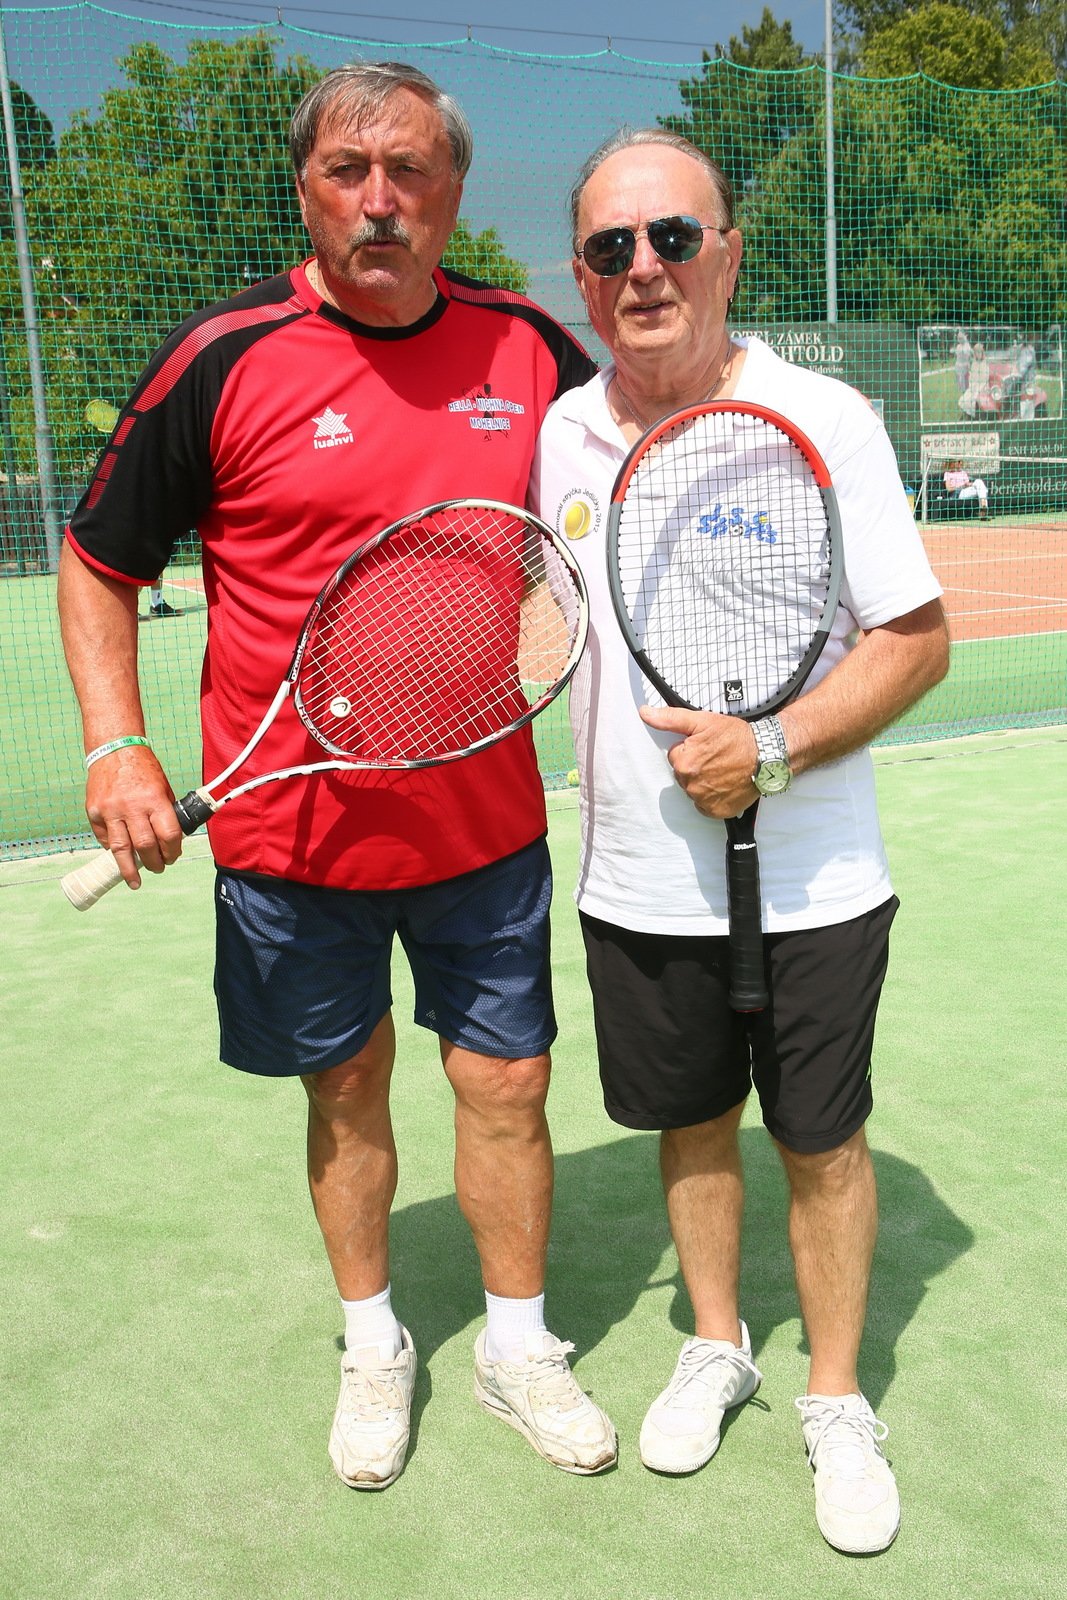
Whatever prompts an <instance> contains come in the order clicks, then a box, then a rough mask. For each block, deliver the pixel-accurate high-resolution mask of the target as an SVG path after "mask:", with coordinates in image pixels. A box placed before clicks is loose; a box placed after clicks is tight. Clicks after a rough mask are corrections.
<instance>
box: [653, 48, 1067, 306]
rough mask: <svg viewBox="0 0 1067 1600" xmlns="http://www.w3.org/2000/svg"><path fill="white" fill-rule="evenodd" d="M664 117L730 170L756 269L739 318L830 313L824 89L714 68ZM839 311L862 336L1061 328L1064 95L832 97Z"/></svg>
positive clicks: (921, 88) (810, 82) (849, 88)
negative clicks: (862, 324)
mask: <svg viewBox="0 0 1067 1600" xmlns="http://www.w3.org/2000/svg"><path fill="white" fill-rule="evenodd" d="M679 93H680V95H681V99H682V103H683V105H684V107H685V113H684V115H681V116H678V115H673V116H664V117H661V118H660V122H661V124H662V125H663V126H665V127H667V128H670V129H671V130H672V131H674V132H677V133H681V134H683V135H684V136H685V137H687V138H689V139H691V140H692V141H693V142H694V143H695V144H697V145H699V146H700V148H701V149H703V150H705V151H707V153H708V154H709V155H710V156H712V157H713V158H715V159H716V160H718V161H720V162H721V163H722V164H723V166H724V167H725V168H726V170H727V172H728V174H729V176H730V178H731V180H732V182H733V184H734V187H735V190H736V192H737V196H738V218H739V224H740V226H741V228H742V229H743V231H744V236H745V255H744V260H743V263H742V272H741V282H740V290H739V297H738V301H737V304H736V306H735V308H734V316H735V318H736V320H737V322H738V324H739V325H743V324H744V323H746V322H756V321H811V320H818V319H819V318H820V317H821V316H822V315H823V314H824V312H825V304H826V301H825V212H826V188H825V172H826V162H825V112H824V78H823V75H822V73H821V72H818V71H816V72H812V71H810V70H803V69H802V70H800V71H796V72H793V73H783V74H780V75H775V76H771V75H768V76H767V77H759V78H754V77H753V75H752V74H750V73H748V72H745V71H744V70H743V69H741V68H739V67H736V66H734V65H733V64H732V63H731V62H729V61H725V60H718V61H710V60H705V62H704V63H703V66H702V69H701V72H700V74H699V76H697V77H693V78H687V79H683V80H682V81H681V83H680V84H679ZM834 132H835V168H836V182H835V207H836V221H837V246H838V258H837V273H838V312H839V315H840V316H841V317H842V318H853V319H857V320H861V321H872V322H877V321H895V320H904V321H914V322H926V321H932V322H960V323H968V322H983V321H1003V322H1010V323H1015V324H1019V325H1023V326H1028V327H1035V328H1036V327H1043V326H1047V325H1048V324H1049V323H1051V322H1055V321H1061V320H1063V318H1064V317H1065V316H1067V229H1065V217H1064V211H1063V200H1062V197H1063V194H1064V193H1065V190H1067V150H1065V148H1064V143H1063V138H1062V91H1061V90H1059V89H1056V88H1054V87H1052V88H1047V89H1037V90H1031V91H1028V92H1026V93H1022V94H1017V95H1013V94H1008V95H1002V96H997V97H995V99H993V100H992V101H991V100H990V97H989V96H988V95H987V94H983V93H979V94H968V93H965V92H962V91H959V90H951V89H946V88H941V87H939V86H938V85H937V84H934V83H929V82H927V81H926V80H924V79H921V78H919V79H916V78H909V79H907V80H906V81H904V82H901V83H896V84H893V83H887V84H876V83H872V82H870V81H866V80H862V79H851V78H843V79H838V80H837V86H836V95H835V115H834Z"/></svg>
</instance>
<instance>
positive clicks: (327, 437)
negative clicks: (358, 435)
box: [311, 406, 352, 450]
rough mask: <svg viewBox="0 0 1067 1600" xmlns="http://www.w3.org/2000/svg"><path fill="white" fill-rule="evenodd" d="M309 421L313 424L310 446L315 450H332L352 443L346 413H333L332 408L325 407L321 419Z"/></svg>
mask: <svg viewBox="0 0 1067 1600" xmlns="http://www.w3.org/2000/svg"><path fill="white" fill-rule="evenodd" d="M311 420H312V422H313V423H314V424H315V437H314V439H313V440H312V444H313V445H314V447H315V449H316V450H332V449H333V448H334V447H335V446H336V445H339V444H351V443H352V430H351V428H350V427H349V426H348V412H347V411H335V410H334V409H333V407H332V406H327V407H326V410H325V411H324V412H323V413H322V415H321V417H312V419H311Z"/></svg>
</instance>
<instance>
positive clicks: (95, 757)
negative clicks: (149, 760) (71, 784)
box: [85, 733, 148, 769]
mask: <svg viewBox="0 0 1067 1600" xmlns="http://www.w3.org/2000/svg"><path fill="white" fill-rule="evenodd" d="M128 744H143V745H145V746H147V744H148V740H147V739H146V738H145V737H144V735H143V734H140V733H128V734H127V735H126V736H125V738H123V739H111V740H109V741H108V743H107V744H99V745H97V747H96V749H95V750H90V751H89V754H88V755H87V756H86V758H85V765H86V768H87V769H88V768H89V767H91V766H92V764H93V762H94V761H101V760H102V759H103V757H104V756H109V755H111V753H112V751H114V750H124V749H125V748H126V746H127V745H128Z"/></svg>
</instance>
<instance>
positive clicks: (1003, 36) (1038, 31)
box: [835, 0, 1067, 89]
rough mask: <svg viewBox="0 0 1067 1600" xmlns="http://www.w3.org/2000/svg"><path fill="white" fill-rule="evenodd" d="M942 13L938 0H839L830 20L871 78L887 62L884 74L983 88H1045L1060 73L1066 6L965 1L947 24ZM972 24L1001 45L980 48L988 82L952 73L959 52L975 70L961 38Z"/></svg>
mask: <svg viewBox="0 0 1067 1600" xmlns="http://www.w3.org/2000/svg"><path fill="white" fill-rule="evenodd" d="M944 9H945V6H944V5H943V3H942V0H918V3H917V0H839V3H838V4H837V5H836V6H835V17H836V20H837V23H838V25H839V27H840V28H841V30H842V33H843V35H844V36H845V37H846V39H847V40H848V43H849V48H850V50H851V53H852V56H853V57H854V58H856V59H858V61H859V63H860V70H861V71H863V72H869V73H871V74H872V76H880V75H881V73H880V71H876V64H880V63H881V62H882V61H883V60H886V59H888V60H889V61H891V62H892V71H891V72H889V73H887V74H885V75H886V76H901V75H903V74H904V73H907V72H917V71H922V72H925V73H927V75H928V76H929V77H932V78H939V79H940V80H941V81H942V82H945V83H961V84H964V83H965V84H968V85H969V86H971V87H976V88H984V89H1001V88H1014V87H1019V86H1022V85H1025V84H1029V83H1047V82H1049V81H1050V80H1051V79H1052V78H1054V77H1056V76H1057V75H1059V76H1061V77H1062V76H1063V75H1064V74H1065V73H1067V0H967V4H966V5H965V6H964V5H959V4H957V5H956V6H955V7H954V9H956V10H959V11H962V12H963V16H962V17H961V18H956V19H951V20H949V21H948V22H946V21H945V19H941V18H939V17H938V16H937V15H936V13H938V12H940V11H943V10H944ZM972 22H978V23H979V24H988V25H990V26H992V27H993V28H994V30H995V31H996V34H997V35H998V37H999V39H1000V41H1001V48H1000V50H996V49H995V48H994V49H993V50H992V51H991V50H990V49H989V47H988V45H987V46H986V47H984V50H983V52H982V54H983V55H984V59H985V62H986V65H987V67H988V69H989V76H988V78H986V79H983V80H981V81H977V80H976V81H972V80H971V79H970V78H963V77H960V76H952V75H951V73H952V72H953V71H954V70H955V71H958V70H960V69H959V68H958V66H957V67H954V64H953V57H954V56H956V58H957V60H958V58H959V54H960V52H962V56H963V59H964V61H965V62H967V63H968V65H969V67H970V69H971V70H972V71H973V70H974V69H975V67H976V66H977V65H978V60H979V59H980V58H979V56H978V54H977V53H976V51H975V49H974V48H973V42H972V41H970V40H969V39H968V38H967V33H968V31H969V25H970V24H971V23H972ZM961 30H962V31H961ZM883 34H890V35H891V37H890V38H889V39H884V40H883V39H880V36H881V35H883ZM954 36H955V42H954ZM872 49H873V52H874V54H873V56H871V55H870V54H869V52H870V51H871V50H872ZM920 60H921V62H922V65H921V66H920V65H918V64H917V63H918V62H919V61H920ZM935 66H936V67H938V68H940V70H934V69H935ZM946 70H947V71H948V72H949V73H950V76H948V77H946V76H945V75H944V74H945V71H946Z"/></svg>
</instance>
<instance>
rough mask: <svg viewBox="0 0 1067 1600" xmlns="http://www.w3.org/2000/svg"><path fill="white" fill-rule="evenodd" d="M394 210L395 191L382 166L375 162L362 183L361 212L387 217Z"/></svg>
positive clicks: (369, 215) (371, 215) (370, 215)
mask: <svg viewBox="0 0 1067 1600" xmlns="http://www.w3.org/2000/svg"><path fill="white" fill-rule="evenodd" d="M395 210H396V191H395V189H394V188H393V181H392V179H391V178H390V176H389V174H388V173H387V172H386V170H385V168H384V167H381V166H378V165H377V164H376V163H375V164H374V165H373V166H372V167H371V168H370V171H369V172H368V173H367V179H366V182H365V183H364V185H363V212H364V215H365V216H368V217H389V216H392V214H393V212H394V211H395Z"/></svg>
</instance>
